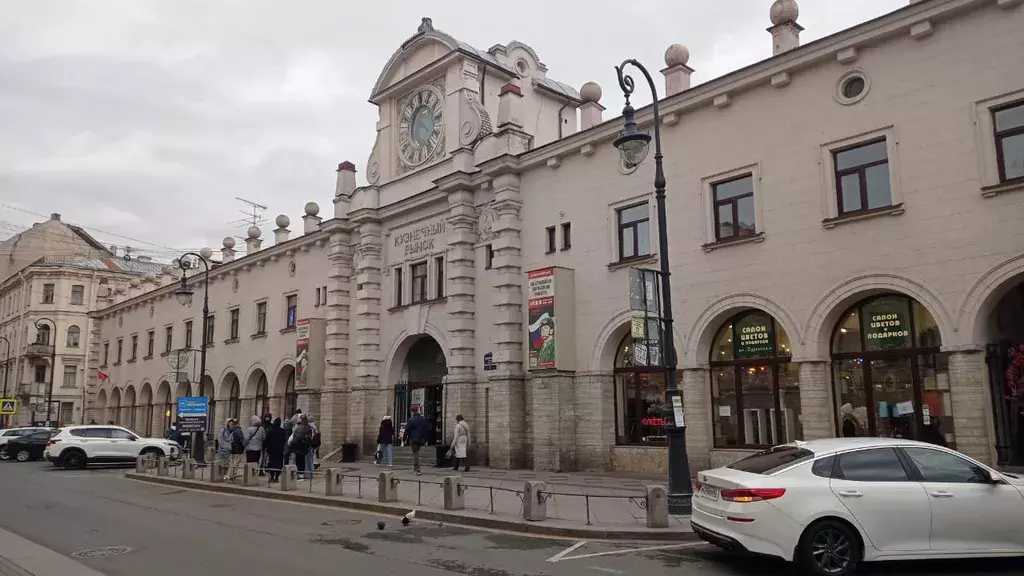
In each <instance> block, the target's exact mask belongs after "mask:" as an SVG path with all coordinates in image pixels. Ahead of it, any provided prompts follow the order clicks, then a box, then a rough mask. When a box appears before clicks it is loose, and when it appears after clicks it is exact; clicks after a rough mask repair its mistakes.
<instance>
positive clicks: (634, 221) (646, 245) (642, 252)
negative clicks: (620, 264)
mask: <svg viewBox="0 0 1024 576" xmlns="http://www.w3.org/2000/svg"><path fill="white" fill-rule="evenodd" d="M616 216H617V218H618V228H619V234H618V236H619V261H625V260H633V259H635V258H643V257H644V256H650V254H651V209H650V207H649V206H648V203H647V202H644V203H643V204H635V205H633V206H630V207H628V208H622V209H620V210H618V211H616Z"/></svg>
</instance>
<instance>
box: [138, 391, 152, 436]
mask: <svg viewBox="0 0 1024 576" xmlns="http://www.w3.org/2000/svg"><path fill="white" fill-rule="evenodd" d="M139 407H140V412H141V413H142V414H141V418H138V419H137V420H136V421H137V422H138V424H139V431H140V432H142V434H143V435H144V436H147V437H148V436H152V435H153V387H152V386H151V385H150V384H149V382H146V383H145V384H143V385H142V392H140V393H139Z"/></svg>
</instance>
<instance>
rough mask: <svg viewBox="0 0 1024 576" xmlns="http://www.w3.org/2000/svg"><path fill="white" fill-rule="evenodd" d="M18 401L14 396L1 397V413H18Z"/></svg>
mask: <svg viewBox="0 0 1024 576" xmlns="http://www.w3.org/2000/svg"><path fill="white" fill-rule="evenodd" d="M17 413H18V401H17V400H15V399H14V398H4V399H0V414H17Z"/></svg>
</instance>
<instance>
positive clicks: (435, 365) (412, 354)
mask: <svg viewBox="0 0 1024 576" xmlns="http://www.w3.org/2000/svg"><path fill="white" fill-rule="evenodd" d="M402 372H403V374H402V376H403V380H402V381H400V382H398V383H397V384H396V385H395V400H394V406H395V415H394V421H395V426H396V430H395V431H396V433H397V434H398V436H399V437H401V436H402V433H403V431H404V429H405V423H406V422H407V421H408V420H409V416H411V414H412V410H411V408H412V406H414V405H415V406H418V407H419V409H420V412H421V413H422V414H423V417H424V418H426V419H427V429H428V432H427V438H426V441H427V444H428V445H435V444H443V443H444V442H445V426H446V424H454V423H453V422H452V423H446V422H445V421H444V378H445V376H447V374H448V366H447V362H446V361H445V357H444V351H443V350H442V349H441V346H440V345H439V344H438V343H437V341H435V340H434V339H433V338H430V337H427V336H424V337H423V338H420V339H419V340H417V341H416V342H415V343H414V344H413V345H412V347H410V348H409V352H408V354H407V355H406V360H405V366H404V368H403V370H402Z"/></svg>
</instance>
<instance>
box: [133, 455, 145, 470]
mask: <svg viewBox="0 0 1024 576" xmlns="http://www.w3.org/2000/svg"><path fill="white" fill-rule="evenodd" d="M135 472H136V473H138V474H145V473H146V457H145V456H139V457H138V458H136V459H135Z"/></svg>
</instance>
